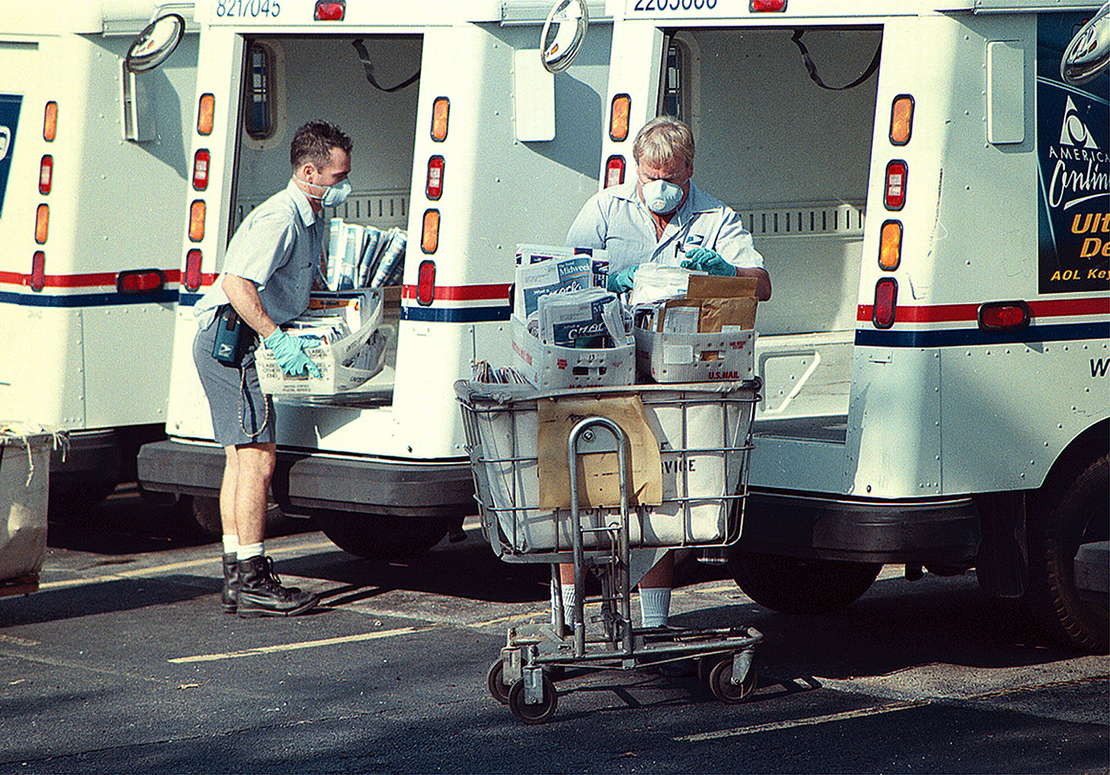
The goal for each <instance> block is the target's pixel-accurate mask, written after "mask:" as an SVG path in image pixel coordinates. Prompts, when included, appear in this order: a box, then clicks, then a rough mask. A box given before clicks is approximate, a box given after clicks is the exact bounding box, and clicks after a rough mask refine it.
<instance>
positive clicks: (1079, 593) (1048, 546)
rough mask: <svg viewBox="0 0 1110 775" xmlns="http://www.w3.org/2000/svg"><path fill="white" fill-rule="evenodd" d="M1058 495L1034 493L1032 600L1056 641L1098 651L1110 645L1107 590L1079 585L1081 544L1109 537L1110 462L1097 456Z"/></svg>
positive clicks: (1030, 540)
mask: <svg viewBox="0 0 1110 775" xmlns="http://www.w3.org/2000/svg"><path fill="white" fill-rule="evenodd" d="M1057 492H1061V493H1062V494H1060V495H1059V496H1057V497H1053V496H1052V495H1051V494H1049V493H1042V494H1041V496H1035V497H1032V498H1031V499H1030V503H1029V513H1028V548H1029V591H1028V593H1026V595H1025V602H1026V605H1027V607H1028V609H1029V611H1030V613H1031V614H1032V616H1033V617H1034V618H1035V619H1036V621H1037V623H1038V624H1039V625H1040V627H1041V629H1042V630H1044V632H1045V634H1046V635H1048V636H1049V637H1050V638H1052V639H1053V640H1054V641H1056V642H1058V643H1060V644H1064V645H1068V646H1071V647H1073V648H1079V649H1081V650H1083V651H1086V652H1090V653H1094V654H1105V653H1106V652H1107V651H1108V642H1107V641H1108V628H1110V616H1108V613H1107V603H1106V595H1105V592H1103V593H1102V594H1101V595H1100V594H1099V593H1097V592H1096V593H1092V592H1090V591H1087V590H1081V589H1079V588H1078V587H1077V585H1076V574H1075V558H1076V554H1077V553H1078V552H1079V548H1080V546H1083V545H1084V544H1088V545H1089V544H1093V543H1095V542H1099V541H1106V540H1107V534H1108V533H1110V507H1108V505H1107V504H1108V503H1110V462H1108V458H1107V455H1103V456H1102V457H1100V458H1098V459H1097V460H1095V461H1094V462H1093V463H1091V464H1090V465H1088V466H1087V467H1086V468H1085V469H1082V471H1081V472H1080V473H1079V475H1078V476H1076V477H1074V478H1072V479H1071V480H1070V481H1069V482H1067V483H1066V484H1065V485H1064V487H1063V488H1062V489H1058V490H1057Z"/></svg>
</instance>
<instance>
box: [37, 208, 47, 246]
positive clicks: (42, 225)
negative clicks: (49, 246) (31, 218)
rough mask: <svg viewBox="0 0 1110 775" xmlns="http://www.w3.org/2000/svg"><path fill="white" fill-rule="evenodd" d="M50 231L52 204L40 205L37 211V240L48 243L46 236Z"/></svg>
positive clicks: (43, 243) (40, 242)
mask: <svg viewBox="0 0 1110 775" xmlns="http://www.w3.org/2000/svg"><path fill="white" fill-rule="evenodd" d="M49 232H50V206H49V205H45V204H42V205H39V207H38V210H36V211H35V242H37V243H39V244H40V245H45V244H46V237H47V235H48V234H49Z"/></svg>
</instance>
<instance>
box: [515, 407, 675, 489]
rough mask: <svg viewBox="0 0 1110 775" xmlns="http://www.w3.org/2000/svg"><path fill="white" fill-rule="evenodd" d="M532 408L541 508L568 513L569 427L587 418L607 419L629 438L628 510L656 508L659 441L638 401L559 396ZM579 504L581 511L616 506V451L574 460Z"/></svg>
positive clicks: (660, 477) (659, 480) (660, 480)
mask: <svg viewBox="0 0 1110 775" xmlns="http://www.w3.org/2000/svg"><path fill="white" fill-rule="evenodd" d="M536 403H537V420H538V421H539V433H538V439H537V441H536V446H537V452H538V457H539V463H538V468H539V479H540V508H542V509H569V508H570V472H569V469H568V467H567V439H568V437H569V436H570V432H571V430H572V429H573V428H574V426H575V425H576V424H577V423H578V422H579V421H580V420H582V419H584V418H586V417H606V418H608V419H610V420H613V421H614V422H615V423H617V425H619V426H620V427H621V429H622V430H623V431H624V432H625V433H626V434H627V435H628V440H629V447H630V448H631V449H630V454H629V455H628V456H627V457H626V465H627V468H628V474H629V475H630V478H631V481H630V482H628V484H627V487H628V503H629V506H635V505H637V504H639V505H644V506H657V505H659V504H660V503H661V502H662V500H663V470H662V462H661V460H660V457H659V441H658V440H657V439H656V438H655V434H654V433H652V431H651V427H650V426H649V425H648V420H647V416H646V415H645V413H644V405H643V402H642V401H640V397H639V396H637V395H634V394H632V395H621V396H607V397H605V398H599V397H592V398H591V397H589V396H582V397H581V398H579V397H576V396H575V397H565V398H563V397H560V398H557V399H552V398H547V399H540V400H539V401H537V402H536ZM578 505H579V506H580V507H584V508H598V507H606V508H616V507H619V506H620V477H619V465H618V459H617V453H616V452H603V453H591V454H588V455H578Z"/></svg>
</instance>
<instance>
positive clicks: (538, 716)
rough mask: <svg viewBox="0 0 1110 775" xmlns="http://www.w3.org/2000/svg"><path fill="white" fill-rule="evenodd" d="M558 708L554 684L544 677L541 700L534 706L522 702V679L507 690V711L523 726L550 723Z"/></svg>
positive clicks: (557, 697) (557, 694) (557, 695)
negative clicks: (521, 722) (523, 724)
mask: <svg viewBox="0 0 1110 775" xmlns="http://www.w3.org/2000/svg"><path fill="white" fill-rule="evenodd" d="M558 706H559V693H558V692H557V691H555V684H553V683H552V682H551V679H550V678H548V677H547V676H546V675H545V676H544V677H543V700H542V701H540V702H539V703H537V704H535V705H528V704H527V703H525V702H524V679H523V678H522V679H520V680H519V681H517V682H515V683H514V684H513V685H512V688H511V689H509V710H511V711H512V712H513V715H514V716H516V717H517V719H518V720H520V721H523V722H524V723H525V724H543V723H544V722H546V721H550V720H551V717H552V716H554V715H555V709H556V708H557V707H558Z"/></svg>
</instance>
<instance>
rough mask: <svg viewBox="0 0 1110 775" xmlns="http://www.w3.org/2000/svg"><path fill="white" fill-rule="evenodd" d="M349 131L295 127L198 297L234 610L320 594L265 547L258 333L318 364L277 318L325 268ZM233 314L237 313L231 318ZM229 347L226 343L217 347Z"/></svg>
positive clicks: (285, 318)
mask: <svg viewBox="0 0 1110 775" xmlns="http://www.w3.org/2000/svg"><path fill="white" fill-rule="evenodd" d="M351 145H352V143H351V139H350V138H349V137H348V136H347V135H345V134H344V133H343V132H342V130H340V129H339V127H337V126H335V125H334V124H331V123H328V122H326V121H310V122H308V123H307V124H305V125H304V126H302V127H301V128H300V129H298V130H297V132H296V134H295V135H294V136H293V141H292V143H291V146H290V152H289V157H290V162H291V163H292V166H293V175H292V178H291V180H290V181H289V185H287V186H286V187H285V189H284V190H282V191H279V192H278V193H276V194H274V195H273V196H272V197H270V198H269V199H267V200H266V201H265V202H263V203H262V204H261V205H259V206H258V207H256V208H255V209H254V210H253V211H251V213H250V214H249V215H248V216H247V217H246V218H245V219H244V220H243V223H242V225H241V226H240V227H239V229H238V230H237V231H236V232H235V236H234V237H233V238H232V239H231V242H230V244H229V245H228V247H227V254H226V255H225V257H224V268H223V272H222V273H221V274H220V276H219V278H218V279H217V280H216V282H215V283H214V284H213V285H212V287H211V288H210V289H209V290H208V292H207V293H205V294H204V296H202V297H201V299H200V301H199V302H197V306H196V315H197V319H198V323H199V325H200V330H199V331H198V332H197V335H196V338H195V339H194V342H193V360H194V362H195V363H196V367H197V373H198V374H199V376H200V381H201V384H202V385H203V387H204V392H205V395H206V396H207V397H208V405H209V409H210V411H211V414H212V428H213V431H214V433H215V437H216V441H217V442H218V443H219V444H220V445H221V446H222V447H223V448H224V451H225V453H226V458H225V463H224V473H223V480H222V483H221V486H220V519H221V522H222V523H223V565H224V589H223V594H222V597H221V603H222V605H223V607H224V610H225V611H227V612H228V613H236V612H238V614H239V616H242V617H252V616H293V615H296V614H300V613H304V612H305V611H307V610H309V609H310V608H312V607H313V606H314V605H316V603H317V601H318V598H317V597H316V596H315V595H312V594H309V593H307V592H302V591H301V590H299V589H297V588H296V587H285V586H282V584H281V581H280V579H278V577H277V575H276V574H275V573H274V570H273V560H272V559H271V558H269V557H267V556H266V554H265V547H264V543H263V541H264V538H265V529H266V509H267V503H268V500H269V493H270V480H271V479H272V478H273V474H274V466H275V464H276V462H277V443H276V440H275V436H274V407H273V402H272V400H271V399H270V397H269V396H264V395H263V394H262V392H261V390H260V389H259V384H258V371H257V369H256V368H255V359H254V350H255V348H256V347H257V345H258V342H259V340H261V342H262V344H263V345H264V346H265V347H267V348H268V349H270V350H271V351H272V352H273V353H274V356H275V358H276V360H277V362H278V364H279V365H280V366H281V369H282V371H283V372H284V373H285V374H287V375H289V376H298V375H302V374H304V373H305V372H306V371H307V372H308V373H311V374H314V375H315V376H319V375H320V371H319V369H318V368H317V366H316V364H314V363H313V362H312V361H311V360H310V359H309V357H308V356H307V355H306V354H305V353H304V350H303V347H304V345H303V340H301V339H298V338H297V337H291V336H289V335H288V334H286V333H285V332H284V331H282V330H281V325H283V324H284V323H287V322H289V321H290V320H292V319H294V318H296V317H298V316H300V315H301V314H302V313H303V312H304V311H305V310H306V309H308V302H309V294H310V293H311V291H312V287H313V285H314V283H315V280H316V278H317V276H318V275H319V273H320V271H321V257H322V255H323V246H324V235H325V233H326V230H327V224H326V223H325V220H324V217H323V215H322V212H323V208H324V207H325V206H329V207H331V206H334V205H338V204H342V203H343V201H345V200H346V198H347V196H348V195H349V194H350V186H351V184H350V183H349V182H348V180H347V176H348V174H350V171H351ZM231 312H234V313H235V314H236V315H237V316H238V317H239V318H240V319H241V321H242V323H243V324H245V327H244V328H243V329H242V334H241V342H242V346H241V347H240V349H239V350H238V357H237V358H236V359H235V360H236V361H237V362H234V363H227V362H223V361H221V360H218V359H217V358H216V354H215V353H216V351H217V350H216V335H217V331H218V330H219V329H221V328H223V327H224V325H223V321H225V320H226V316H227V315H228V314H230V313H231ZM232 319H233V320H234V318H232ZM222 354H224V355H226V353H222Z"/></svg>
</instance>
